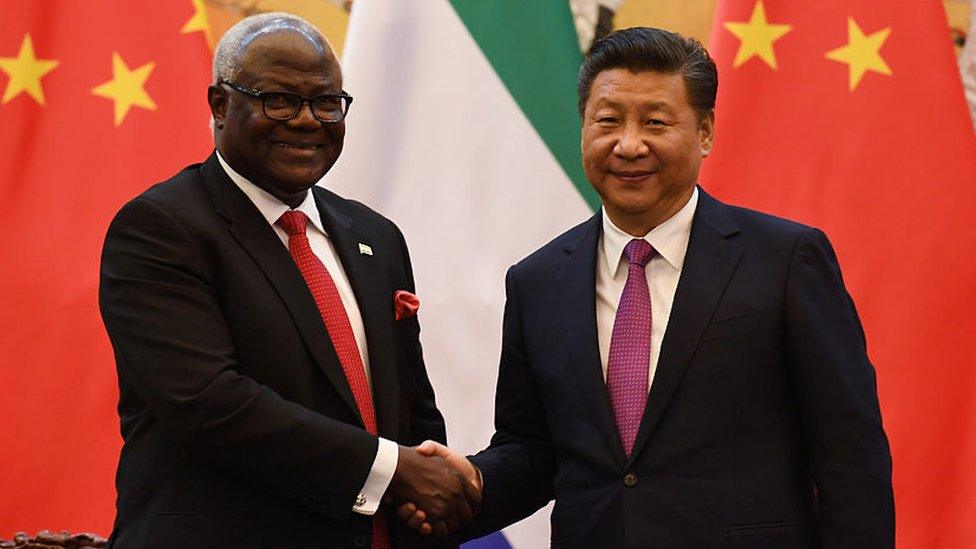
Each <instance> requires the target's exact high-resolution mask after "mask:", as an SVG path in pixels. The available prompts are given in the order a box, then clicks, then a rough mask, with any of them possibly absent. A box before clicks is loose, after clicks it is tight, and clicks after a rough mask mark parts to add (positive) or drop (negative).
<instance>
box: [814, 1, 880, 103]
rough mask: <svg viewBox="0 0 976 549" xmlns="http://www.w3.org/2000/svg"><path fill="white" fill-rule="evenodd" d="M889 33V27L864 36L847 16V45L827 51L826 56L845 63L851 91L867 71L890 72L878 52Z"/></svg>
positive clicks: (855, 22)
mask: <svg viewBox="0 0 976 549" xmlns="http://www.w3.org/2000/svg"><path fill="white" fill-rule="evenodd" d="M889 34H891V27H886V28H883V29H881V30H879V31H878V32H876V33H874V34H872V35H871V36H865V35H864V31H862V30H861V27H859V26H858V25H857V21H854V18H853V17H848V18H847V45H846V46H841V47H839V48H837V49H835V50H831V51H829V52H827V55H826V57H827V59H830V60H831V61H839V62H841V63H847V65H848V66H849V71H848V73H849V75H850V86H851V91H854V88H856V87H857V85H858V84H859V83H860V82H861V78H864V73H866V72H867V71H874V72H877V73H881V74H887V75H890V74H891V69H890V68H888V64H887V63H885V60H884V59H882V58H881V52H880V50H881V46H883V45H884V43H885V40H887V39H888V35H889Z"/></svg>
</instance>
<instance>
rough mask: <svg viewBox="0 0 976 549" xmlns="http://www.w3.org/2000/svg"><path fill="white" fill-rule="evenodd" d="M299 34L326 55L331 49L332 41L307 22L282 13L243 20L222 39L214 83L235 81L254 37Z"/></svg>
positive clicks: (264, 14)
mask: <svg viewBox="0 0 976 549" xmlns="http://www.w3.org/2000/svg"><path fill="white" fill-rule="evenodd" d="M280 30H288V31H292V32H297V33H299V34H301V35H302V36H304V37H305V38H307V39H308V40H309V41H310V42H312V43H314V44H318V45H320V46H321V47H322V52H323V53H325V52H326V51H328V50H331V48H330V46H329V41H328V40H326V38H325V36H323V35H322V33H321V32H320V31H319V29H317V28H315V25H313V24H311V23H309V22H308V21H306V20H304V19H302V18H301V17H298V16H297V15H292V14H290V13H283V12H271V13H262V14H258V15H252V16H250V17H245V18H244V19H241V20H240V21H239V22H238V23H237V24H236V25H234V26H233V27H231V28H230V29H228V30H227V32H225V33H224V35H223V36H221V37H220V41H219V42H217V48H216V50H215V51H214V58H213V83H214V84H216V83H217V82H218V81H220V80H231V81H233V80H235V79H236V78H237V75H238V74H239V73H240V72H241V57H243V54H244V50H246V49H247V47H248V46H249V45H250V44H251V42H253V41H254V39H255V38H258V37H259V36H263V35H265V34H269V33H272V32H275V31H280Z"/></svg>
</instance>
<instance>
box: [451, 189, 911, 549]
mask: <svg viewBox="0 0 976 549" xmlns="http://www.w3.org/2000/svg"><path fill="white" fill-rule="evenodd" d="M601 230H602V220H601V217H600V214H599V213H598V214H597V215H595V216H593V217H592V218H591V219H590V220H588V221H586V222H584V223H582V224H581V225H579V226H577V227H575V228H573V229H571V230H570V231H568V232H566V233H565V234H563V235H561V236H559V237H558V238H556V239H555V240H553V241H552V242H550V243H549V244H547V245H546V246H544V247H543V248H541V249H540V250H538V251H537V252H535V253H534V254H532V255H531V256H529V257H528V258H526V259H524V260H523V261H521V262H520V263H518V264H517V265H515V266H513V267H512V268H511V269H510V270H509V273H508V276H507V279H506V288H507V303H506V306H505V317H504V318H505V320H504V329H503V343H502V356H501V364H500V370H499V375H498V389H497V395H496V411H495V424H496V433H495V435H494V436H493V438H492V441H491V445H490V447H489V448H488V449H486V450H484V451H483V452H481V453H479V454H478V455H477V456H475V457H474V458H473V461H474V462H475V463H476V464H477V466H478V467H479V468H480V469H481V471H482V473H483V475H484V511H483V513H482V514H481V515H480V516H479V517H478V518H477V519H476V522H475V523H474V524H472V525H471V526H470V527H469V529H468V530H467V532H466V535H467V536H469V537H476V536H479V535H482V534H484V533H486V532H490V531H492V530H494V529H496V528H499V527H502V526H505V525H507V524H510V523H512V522H515V521H517V520H519V519H521V518H523V517H525V516H527V515H529V514H531V513H532V512H534V511H535V510H537V509H538V508H540V507H541V506H543V505H544V504H546V503H547V502H548V501H549V500H551V499H553V498H554V499H555V509H554V511H553V514H552V519H551V520H552V546H553V547H574V548H575V547H579V548H601V547H607V548H618V549H619V548H634V549H636V548H668V549H674V548H689V549H691V548H695V549H703V548H716V549H717V548H729V547H733V548H749V549H763V548H769V549H794V548H795V549H800V548H804V549H807V548H816V547H825V548H838V549H839V548H850V549H871V548H888V547H892V546H893V544H894V504H893V497H892V488H891V458H890V452H889V448H888V442H887V439H886V437H885V433H884V431H883V429H882V424H881V415H880V413H879V408H878V399H877V391H876V384H875V374H874V369H873V367H872V365H871V364H870V362H869V361H868V358H867V355H866V349H865V340H864V333H863V331H862V329H861V325H860V322H859V320H858V317H857V313H856V311H855V309H854V304H853V302H852V301H851V298H850V296H849V295H848V293H847V291H846V290H845V288H844V284H843V281H842V279H841V273H840V269H839V267H838V264H837V259H836V257H835V255H834V252H833V250H832V249H831V246H830V244H829V242H828V241H827V238H826V237H825V236H824V234H823V233H822V232H820V231H819V230H816V229H812V228H809V227H805V226H802V225H799V224H797V223H792V222H789V221H785V220H782V219H778V218H775V217H772V216H769V215H765V214H761V213H757V212H754V211H750V210H745V209H742V208H736V207H731V206H727V205H725V204H722V203H720V202H718V201H717V200H715V199H714V198H712V197H710V196H709V195H707V194H706V193H704V192H701V194H700V199H699V203H698V208H697V211H696V213H695V217H694V221H693V225H692V230H691V239H690V242H689V244H688V251H687V255H686V258H685V263H684V266H683V269H682V273H681V277H680V280H679V283H678V287H677V291H676V294H675V298H674V304H673V308H672V311H671V316H670V320H669V322H668V328H667V332H666V333H665V336H664V340H663V343H662V347H661V354H660V359H659V362H658V366H657V372H656V375H655V378H654V380H653V384H652V386H651V389H650V394H649V397H648V401H647V407H646V409H645V412H644V416H643V420H642V422H641V425H640V429H639V432H638V435H637V440H636V444H635V446H634V451H633V453H632V455H631V456H630V457H629V458H627V457H625V456H624V453H623V450H622V448H621V444H620V440H619V437H618V435H617V431H616V427H615V425H614V422H613V416H612V412H611V408H610V402H609V397H608V394H607V390H606V384H605V382H604V379H603V374H602V368H601V363H600V355H599V350H598V343H597V334H596V313H595V302H596V298H595V285H596V279H595V277H596V261H597V244H598V242H599V239H600V237H601Z"/></svg>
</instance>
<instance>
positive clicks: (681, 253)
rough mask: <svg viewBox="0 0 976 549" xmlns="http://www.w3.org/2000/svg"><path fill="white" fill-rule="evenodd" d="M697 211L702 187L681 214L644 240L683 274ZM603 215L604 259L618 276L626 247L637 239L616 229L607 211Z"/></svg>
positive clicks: (648, 234)
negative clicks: (682, 268) (692, 223)
mask: <svg viewBox="0 0 976 549" xmlns="http://www.w3.org/2000/svg"><path fill="white" fill-rule="evenodd" d="M697 207H698V187H697V186H695V190H694V191H692V193H691V198H689V199H688V202H686V203H685V205H684V206H682V207H681V209H680V210H678V212H677V213H675V214H674V215H672V216H671V217H669V218H668V219H667V220H666V221H664V222H663V223H661V224H660V225H658V226H657V227H654V228H653V229H651V232H649V233H647V234H646V235H644V237H643V238H644V240H646V241H647V242H648V243H649V244H650V245H651V246H654V249H655V250H657V253H658V254H659V255H660V256H661V257H662V258H664V260H665V261H667V262H668V264H669V265H671V267H673V268H674V269H677V270H679V271H680V270H681V267H682V266H683V265H684V263H685V253H686V252H687V251H688V240H689V238H690V237H691V222H692V221H693V220H694V218H695V209H696V208H697ZM601 211H602V214H603V255H604V259H605V260H606V262H607V267H609V268H610V272H611V273H614V274H616V272H617V269H618V268H619V267H620V262H621V260H622V259H623V253H624V247H626V246H627V244H628V243H629V242H630V241H631V240H633V239H634V237H633V236H631V235H629V234H627V233H626V232H624V231H623V229H621V228H620V227H617V226H616V225H614V223H613V221H611V220H610V216H608V215H607V212H606V210H605V209H604V208H601Z"/></svg>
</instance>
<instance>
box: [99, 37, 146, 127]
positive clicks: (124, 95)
mask: <svg viewBox="0 0 976 549" xmlns="http://www.w3.org/2000/svg"><path fill="white" fill-rule="evenodd" d="M155 66H156V64H155V63H146V64H145V65H143V66H141V67H139V68H138V69H136V70H130V69H129V67H128V65H126V64H125V61H124V60H123V59H122V56H121V55H119V54H118V53H117V52H112V79H111V80H109V81H108V82H106V83H104V84H101V85H99V86H95V87H94V88H92V93H93V94H95V95H97V96H99V97H105V98H107V99H111V100H113V101H115V125H116V127H118V126H121V125H122V121H123V120H125V115H126V114H128V113H129V109H131V108H132V106H133V105H135V106H137V107H142V108H144V109H149V110H151V111H154V110H156V103H154V102H153V100H152V98H151V97H149V94H148V93H146V90H145V88H144V87H143V86H145V85H146V80H147V79H148V78H149V73H151V72H152V70H153V67H155Z"/></svg>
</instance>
